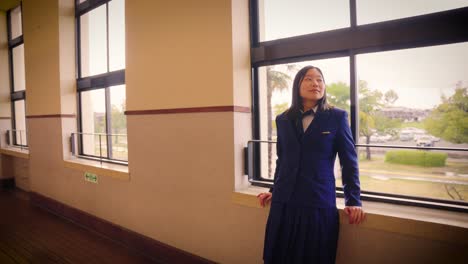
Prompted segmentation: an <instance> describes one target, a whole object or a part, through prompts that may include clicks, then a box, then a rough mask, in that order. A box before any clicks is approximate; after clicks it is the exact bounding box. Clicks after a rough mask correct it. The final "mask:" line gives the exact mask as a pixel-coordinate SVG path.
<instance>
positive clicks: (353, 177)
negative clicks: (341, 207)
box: [337, 112, 361, 206]
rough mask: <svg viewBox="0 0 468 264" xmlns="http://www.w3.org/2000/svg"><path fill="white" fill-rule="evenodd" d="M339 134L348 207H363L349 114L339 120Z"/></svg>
mask: <svg viewBox="0 0 468 264" xmlns="http://www.w3.org/2000/svg"><path fill="white" fill-rule="evenodd" d="M339 120H340V124H339V129H338V133H337V151H338V156H339V158H340V164H341V175H342V177H341V178H342V182H343V190H344V197H345V205H346V206H361V186H360V182H359V167H358V158H357V154H356V149H355V147H354V141H353V137H352V135H351V129H350V128H349V125H348V113H347V112H343V115H342V116H341V117H340V118H339Z"/></svg>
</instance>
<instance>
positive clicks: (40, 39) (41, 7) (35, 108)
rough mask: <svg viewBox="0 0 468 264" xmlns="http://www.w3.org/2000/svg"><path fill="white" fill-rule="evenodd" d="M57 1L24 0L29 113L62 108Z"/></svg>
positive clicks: (46, 112)
mask: <svg viewBox="0 0 468 264" xmlns="http://www.w3.org/2000/svg"><path fill="white" fill-rule="evenodd" d="M60 2H63V1H60ZM58 3H59V1H57V0H42V1H36V0H24V1H23V39H24V61H25V66H26V98H27V100H26V115H28V116H29V115H50V114H59V113H60V110H61V107H60V90H59V88H60V71H59V65H60V64H59V62H60V61H59V50H60V48H59V34H58V33H59V26H58V23H59V18H58ZM45 102H47V103H45Z"/></svg>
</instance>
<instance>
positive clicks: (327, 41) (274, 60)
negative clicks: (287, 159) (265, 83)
mask: <svg viewBox="0 0 468 264" xmlns="http://www.w3.org/2000/svg"><path fill="white" fill-rule="evenodd" d="M258 1H259V0H250V1H249V7H250V10H249V12H250V40H251V43H250V45H251V46H250V48H251V49H250V51H251V72H252V105H251V107H252V114H253V118H252V135H253V140H251V141H250V142H249V144H248V147H247V148H246V150H245V156H246V159H245V169H244V172H245V174H246V175H248V177H249V181H250V182H251V184H252V185H255V186H262V187H271V186H272V185H273V180H270V179H265V178H262V177H261V168H260V167H261V166H259V164H260V151H259V148H258V147H255V146H257V145H258V144H261V143H267V144H275V143H276V142H272V141H266V140H262V139H261V138H260V109H259V94H260V93H259V89H260V88H259V70H258V69H259V67H262V66H271V65H277V64H283V63H294V62H301V61H307V60H316V59H328V58H338V57H348V58H349V69H350V106H351V107H350V122H351V131H352V135H353V139H354V141H355V142H357V143H356V144H355V147H356V149H357V148H358V147H371V148H372V147H384V148H397V149H424V150H442V151H447V150H458V151H468V149H460V148H437V147H417V146H416V147H405V146H393V145H378V144H359V142H358V140H359V139H358V137H359V136H358V135H359V119H358V118H357V117H358V111H359V109H358V97H357V96H358V93H357V89H358V87H357V79H356V76H357V75H356V56H357V55H359V54H366V53H375V52H380V51H393V50H403V49H410V48H420V47H430V46H435V45H443V44H454V43H461V42H467V41H468V31H467V30H466V25H468V7H463V8H457V9H452V10H447V11H441V12H435V13H431V14H425V15H419V16H413V17H407V18H401V19H394V20H388V21H382V22H377V23H372V24H364V25H357V19H356V15H357V12H356V0H350V1H349V7H350V9H349V12H350V26H349V27H346V28H340V29H335V30H330V31H323V32H317V33H311V34H306V35H300V36H293V37H288V38H283V39H276V40H269V41H263V42H260V34H259V25H260V24H259V3H258ZM382 32H385V34H382ZM336 192H337V196H338V197H343V188H342V187H337V188H336ZM361 196H362V199H363V200H367V201H381V202H387V203H395V204H403V205H413V206H420V207H427V208H438V209H445V210H452V211H462V212H468V203H467V202H460V201H449V200H442V199H433V198H426V197H416V196H408V195H396V194H388V193H379V192H372V191H362V192H361Z"/></svg>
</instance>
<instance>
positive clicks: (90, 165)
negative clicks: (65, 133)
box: [63, 158, 130, 181]
mask: <svg viewBox="0 0 468 264" xmlns="http://www.w3.org/2000/svg"><path fill="white" fill-rule="evenodd" d="M63 162H64V164H65V167H66V168H69V169H74V170H79V171H83V172H91V173H94V174H97V175H99V176H108V177H111V178H115V179H119V180H124V181H129V180H130V173H129V172H128V166H124V165H119V164H111V163H105V162H103V163H101V162H99V161H93V160H85V159H79V158H76V159H68V160H64V161H63Z"/></svg>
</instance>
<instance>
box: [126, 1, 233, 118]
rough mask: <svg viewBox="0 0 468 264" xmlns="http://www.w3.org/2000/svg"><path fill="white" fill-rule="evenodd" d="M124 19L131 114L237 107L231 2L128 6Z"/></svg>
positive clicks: (141, 3)
mask: <svg viewBox="0 0 468 264" xmlns="http://www.w3.org/2000/svg"><path fill="white" fill-rule="evenodd" d="M125 14H126V17H125V19H126V34H127V35H126V39H127V43H126V52H127V56H126V62H127V68H126V81H127V110H147V109H164V108H180V107H200V106H218V105H233V90H232V83H233V74H232V69H233V63H232V40H231V39H232V38H231V33H232V27H231V25H232V24H231V23H232V21H231V4H230V1H219V0H203V1H164V0H157V1H126V10H125ZM148 64H150V65H151V66H142V65H148Z"/></svg>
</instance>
